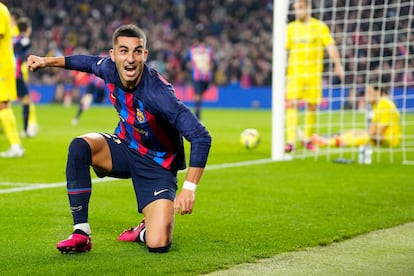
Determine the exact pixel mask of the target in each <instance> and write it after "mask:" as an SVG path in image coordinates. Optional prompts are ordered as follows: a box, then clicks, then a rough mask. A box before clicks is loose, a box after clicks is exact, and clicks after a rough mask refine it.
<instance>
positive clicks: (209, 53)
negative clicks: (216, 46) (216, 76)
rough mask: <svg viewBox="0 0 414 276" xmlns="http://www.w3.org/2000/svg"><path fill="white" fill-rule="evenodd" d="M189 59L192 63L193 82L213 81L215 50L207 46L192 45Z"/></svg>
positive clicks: (188, 54)
mask: <svg viewBox="0 0 414 276" xmlns="http://www.w3.org/2000/svg"><path fill="white" fill-rule="evenodd" d="M187 59H188V60H190V61H191V67H192V78H193V80H195V81H206V82H210V81H211V80H212V79H213V71H214V57H213V48H211V47H210V46H207V45H205V44H198V45H192V46H191V47H190V49H189V50H188V53H187Z"/></svg>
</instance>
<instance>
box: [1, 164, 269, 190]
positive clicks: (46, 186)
mask: <svg viewBox="0 0 414 276" xmlns="http://www.w3.org/2000/svg"><path fill="white" fill-rule="evenodd" d="M270 162H274V161H273V160H271V159H259V160H252V161H243V162H236V163H223V164H218V165H211V166H207V167H206V168H205V170H209V171H210V170H220V169H227V168H236V167H245V166H251V165H258V164H266V163H270ZM186 171H187V170H183V171H179V172H178V173H184V172H186ZM113 180H118V179H117V178H112V177H106V178H94V179H92V182H93V183H100V182H108V181H113ZM8 185H10V186H12V185H13V186H19V187H15V188H8V189H0V194H10V193H19V192H24V191H32V190H41V189H50V188H58V187H64V186H66V182H57V183H48V184H47V183H42V184H30V183H13V182H0V186H8Z"/></svg>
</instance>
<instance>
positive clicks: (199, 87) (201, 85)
mask: <svg viewBox="0 0 414 276" xmlns="http://www.w3.org/2000/svg"><path fill="white" fill-rule="evenodd" d="M193 85H194V93H195V94H196V95H203V94H204V92H206V91H207V88H208V86H209V85H210V82H208V81H194V82H193Z"/></svg>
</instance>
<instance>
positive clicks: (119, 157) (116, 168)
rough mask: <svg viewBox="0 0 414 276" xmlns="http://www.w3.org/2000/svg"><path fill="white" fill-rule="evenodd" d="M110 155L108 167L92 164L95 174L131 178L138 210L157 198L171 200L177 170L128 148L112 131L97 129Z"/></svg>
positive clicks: (174, 189)
mask: <svg viewBox="0 0 414 276" xmlns="http://www.w3.org/2000/svg"><path fill="white" fill-rule="evenodd" d="M101 134H102V136H104V137H105V139H106V141H107V143H108V145H109V149H110V151H111V156H112V171H111V172H103V171H101V170H99V169H98V168H94V170H95V173H96V174H97V175H98V176H99V177H105V176H110V177H116V178H131V179H132V183H133V185H134V190H135V196H136V198H137V205H138V212H140V213H142V209H144V207H145V206H147V205H148V204H149V203H151V202H153V201H154V200H157V199H169V200H174V198H175V194H176V191H177V172H174V171H169V170H166V169H164V168H163V167H161V166H160V165H158V164H157V163H155V161H154V160H152V159H150V158H148V157H145V156H142V155H141V154H139V153H138V152H136V151H134V150H132V149H130V148H129V147H128V146H127V145H126V144H125V143H122V142H121V140H119V138H118V137H117V136H116V135H113V134H106V133H101Z"/></svg>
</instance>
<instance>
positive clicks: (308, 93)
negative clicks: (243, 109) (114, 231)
mask: <svg viewBox="0 0 414 276" xmlns="http://www.w3.org/2000/svg"><path fill="white" fill-rule="evenodd" d="M309 2H310V1H308V0H296V1H295V2H294V4H293V8H294V11H295V17H296V20H295V21H293V22H291V23H289V24H288V26H287V40H286V49H287V51H288V53H289V60H288V68H287V79H286V82H287V83H286V146H285V152H291V151H293V150H294V149H295V146H296V142H297V141H296V140H297V130H298V120H299V119H298V117H299V116H298V103H299V101H304V102H305V103H306V115H305V124H304V137H303V140H302V144H303V145H304V146H306V148H307V149H308V150H314V149H315V147H314V145H313V144H312V141H311V136H312V134H313V133H314V129H315V124H316V110H317V107H318V105H319V104H320V103H321V100H322V71H323V62H324V50H325V49H326V50H327V53H328V55H329V57H330V58H331V59H332V61H333V63H334V66H335V67H334V70H335V74H336V75H337V76H338V77H339V78H340V79H341V80H343V79H344V75H345V73H344V69H343V67H342V64H341V61H340V56H339V52H338V49H337V47H336V45H335V41H334V39H333V38H332V36H331V34H330V31H329V28H328V26H327V25H326V24H325V23H323V22H322V21H320V20H317V19H315V18H313V17H311V6H310V3H309Z"/></svg>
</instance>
